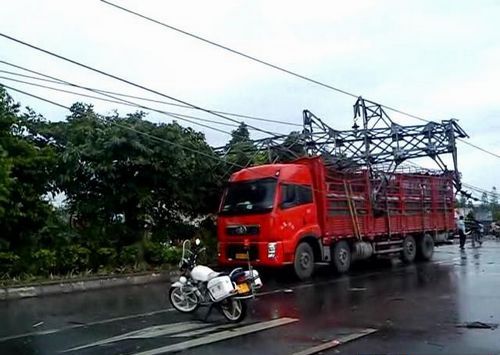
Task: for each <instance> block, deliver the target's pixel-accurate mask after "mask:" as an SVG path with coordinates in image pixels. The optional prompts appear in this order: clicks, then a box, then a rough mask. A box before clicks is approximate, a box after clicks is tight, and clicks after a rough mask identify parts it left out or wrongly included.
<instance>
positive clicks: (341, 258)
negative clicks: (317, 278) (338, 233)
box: [332, 240, 352, 274]
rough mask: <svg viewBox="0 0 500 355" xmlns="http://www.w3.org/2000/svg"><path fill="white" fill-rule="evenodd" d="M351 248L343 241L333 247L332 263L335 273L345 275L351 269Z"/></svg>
mask: <svg viewBox="0 0 500 355" xmlns="http://www.w3.org/2000/svg"><path fill="white" fill-rule="evenodd" d="M351 259H352V255H351V248H350V247H349V244H348V243H347V242H346V241H345V240H342V241H340V242H337V243H335V245H334V246H333V255H332V262H333V267H334V268H335V271H337V272H338V273H339V274H344V273H346V272H347V271H349V269H350V268H351Z"/></svg>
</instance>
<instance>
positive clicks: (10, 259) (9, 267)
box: [0, 252, 21, 274]
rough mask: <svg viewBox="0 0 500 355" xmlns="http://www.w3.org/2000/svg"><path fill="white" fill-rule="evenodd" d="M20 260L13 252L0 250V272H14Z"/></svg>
mask: <svg viewBox="0 0 500 355" xmlns="http://www.w3.org/2000/svg"><path fill="white" fill-rule="evenodd" d="M20 260H21V258H20V257H19V256H18V255H16V254H14V253H13V252H0V274H10V273H16V271H17V269H18V267H19V265H18V264H19V261H20Z"/></svg>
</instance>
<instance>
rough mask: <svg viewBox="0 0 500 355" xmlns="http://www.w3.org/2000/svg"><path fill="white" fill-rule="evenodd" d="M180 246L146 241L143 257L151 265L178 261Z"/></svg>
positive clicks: (180, 253)
mask: <svg viewBox="0 0 500 355" xmlns="http://www.w3.org/2000/svg"><path fill="white" fill-rule="evenodd" d="M181 256H182V248H179V247H177V246H173V245H169V244H167V243H155V242H148V243H147V244H146V246H145V251H144V258H145V260H146V261H147V262H148V263H149V264H151V265H163V264H172V265H175V264H177V263H179V261H180V260H181Z"/></svg>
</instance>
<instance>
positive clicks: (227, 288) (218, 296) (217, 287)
mask: <svg viewBox="0 0 500 355" xmlns="http://www.w3.org/2000/svg"><path fill="white" fill-rule="evenodd" d="M207 287H208V291H209V292H210V296H211V297H212V299H213V300H214V301H215V302H218V301H222V300H223V299H224V298H226V297H228V296H230V295H231V294H232V293H233V292H234V286H233V283H232V282H231V279H230V278H229V276H218V277H215V278H213V279H211V280H210V281H208V284H207Z"/></svg>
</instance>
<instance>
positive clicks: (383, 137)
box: [218, 97, 468, 191]
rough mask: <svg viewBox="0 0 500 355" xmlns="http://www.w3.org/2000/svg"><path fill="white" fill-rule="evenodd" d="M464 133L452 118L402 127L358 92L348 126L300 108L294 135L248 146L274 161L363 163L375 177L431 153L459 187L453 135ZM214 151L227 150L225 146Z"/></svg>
mask: <svg viewBox="0 0 500 355" xmlns="http://www.w3.org/2000/svg"><path fill="white" fill-rule="evenodd" d="M359 121H361V122H360V123H361V126H359V125H358V122H359ZM467 137H468V135H467V133H465V131H464V130H463V129H462V128H461V127H460V126H459V125H458V123H457V122H456V120H454V119H450V120H443V121H441V122H440V123H439V122H433V121H430V122H428V123H426V124H422V125H408V126H403V125H399V124H397V123H395V122H394V121H392V120H391V118H390V117H389V116H388V115H387V113H386V112H385V111H384V109H383V107H382V106H381V105H380V104H377V103H375V102H372V101H369V100H365V99H363V98H362V97H359V98H358V99H357V101H356V103H355V104H354V125H353V127H352V129H351V130H336V129H333V128H331V127H330V126H328V125H327V124H326V123H325V122H324V121H323V120H321V119H320V118H318V117H317V116H315V115H314V114H313V113H311V112H310V111H308V110H304V111H303V130H302V132H297V133H296V135H295V137H294V139H293V140H291V139H290V136H289V135H279V136H278V135H277V136H273V137H270V138H264V139H259V140H255V141H253V146H252V148H251V149H252V151H253V152H255V154H265V156H266V158H267V162H268V163H275V162H278V161H279V160H280V158H282V157H283V156H287V157H289V158H300V157H303V156H318V155H320V156H322V157H323V159H324V161H325V163H326V164H328V165H331V166H333V167H335V168H336V169H339V170H346V169H347V170H350V169H360V168H365V169H368V170H369V172H370V174H371V175H372V176H373V177H375V176H379V177H380V175H387V174H391V173H393V172H394V171H395V170H396V168H397V167H398V166H400V165H401V164H402V163H403V162H405V161H407V160H410V159H415V158H422V157H430V158H432V159H433V160H434V161H435V162H436V163H437V165H438V166H439V168H440V169H441V170H443V171H445V172H450V173H452V174H454V181H455V188H456V190H457V191H460V190H461V184H460V175H459V173H458V160H457V147H456V139H457V138H467ZM218 150H219V151H220V152H221V153H225V154H228V153H229V152H228V150H227V149H225V148H219V149H218ZM444 154H451V156H452V160H453V169H452V170H451V171H450V170H449V169H448V167H447V166H446V164H445V163H444V161H443V160H442V158H441V156H442V155H444Z"/></svg>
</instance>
